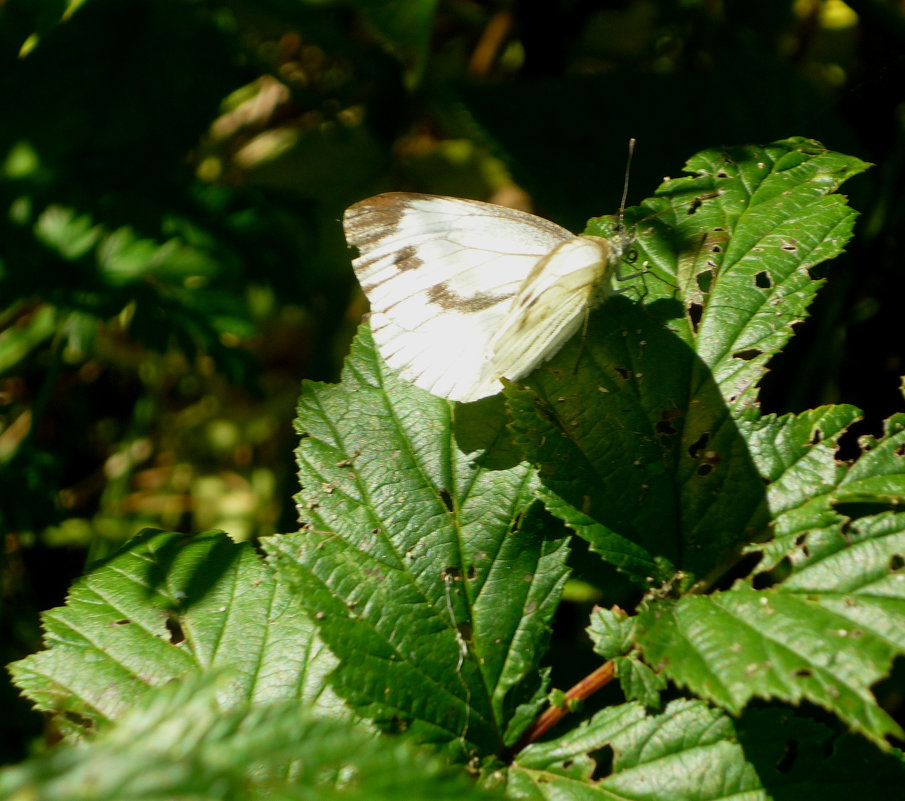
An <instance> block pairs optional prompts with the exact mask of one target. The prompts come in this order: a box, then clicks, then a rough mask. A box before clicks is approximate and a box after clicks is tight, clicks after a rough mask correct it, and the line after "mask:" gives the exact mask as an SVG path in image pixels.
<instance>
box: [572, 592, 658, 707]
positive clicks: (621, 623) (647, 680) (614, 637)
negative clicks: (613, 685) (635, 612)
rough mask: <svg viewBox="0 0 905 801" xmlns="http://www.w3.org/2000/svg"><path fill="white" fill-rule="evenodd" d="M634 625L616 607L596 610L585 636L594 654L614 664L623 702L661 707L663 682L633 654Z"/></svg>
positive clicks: (632, 621)
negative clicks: (588, 638)
mask: <svg viewBox="0 0 905 801" xmlns="http://www.w3.org/2000/svg"><path fill="white" fill-rule="evenodd" d="M635 622H636V618H634V617H629V616H628V615H627V614H626V613H625V612H623V611H622V610H621V609H619V608H618V607H615V608H614V609H600V608H599V607H598V608H595V609H594V611H593V612H592V613H591V625H590V626H588V629H587V632H588V636H589V637H590V638H591V641H592V642H593V643H594V651H595V653H598V654H600V655H601V656H602V657H604V659H612V660H613V665H614V667H615V669H616V676H617V677H618V678H619V683H620V685H621V686H622V692H623V693H624V694H625V698H626V700H627V701H641V703H643V704H644V705H645V706H647V707H650V708H656V707H657V706H659V704H660V693H661V692H662V691H663V690H665V689H666V678H665V677H663V676H661V675H658V674H657V673H654V671H652V670H651V669H650V668H649V667H648V666H647V665H645V664H644V662H642V661H641V660H640V659H639V657H638V654H636V653H633V649H634V647H635V641H634V630H635Z"/></svg>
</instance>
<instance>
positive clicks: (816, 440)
mask: <svg viewBox="0 0 905 801" xmlns="http://www.w3.org/2000/svg"><path fill="white" fill-rule="evenodd" d="M822 439H823V432H822V431H821V430H820V429H819V428H815V429H814V433H813V434H812V435H811V445H819V444H820V442H821V440H822Z"/></svg>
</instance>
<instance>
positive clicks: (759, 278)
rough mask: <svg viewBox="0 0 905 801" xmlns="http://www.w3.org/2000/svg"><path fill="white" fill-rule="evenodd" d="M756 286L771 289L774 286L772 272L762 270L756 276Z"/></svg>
mask: <svg viewBox="0 0 905 801" xmlns="http://www.w3.org/2000/svg"><path fill="white" fill-rule="evenodd" d="M754 286H756V287H758V288H760V289H769V288H770V287H771V286H773V280H772V279H771V278H770V273H768V272H767V271H766V270H761V271H760V272H759V273H758V274H757V275H755V276H754Z"/></svg>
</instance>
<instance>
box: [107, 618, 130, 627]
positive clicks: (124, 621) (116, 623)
mask: <svg viewBox="0 0 905 801" xmlns="http://www.w3.org/2000/svg"><path fill="white" fill-rule="evenodd" d="M131 622H132V621H131V620H128V619H127V618H123V619H122V620H114V621H113V622H112V623H111V624H110V625H111V626H128V625H129V624H130V623H131Z"/></svg>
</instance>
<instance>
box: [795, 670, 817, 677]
mask: <svg viewBox="0 0 905 801" xmlns="http://www.w3.org/2000/svg"><path fill="white" fill-rule="evenodd" d="M792 675H793V676H794V677H795V678H796V679H809V678H810V677H811V676H813V675H814V671H813V670H811V669H810V668H798V670H796V671H795V672H794V673H793V674H792Z"/></svg>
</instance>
